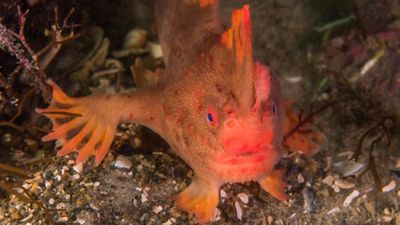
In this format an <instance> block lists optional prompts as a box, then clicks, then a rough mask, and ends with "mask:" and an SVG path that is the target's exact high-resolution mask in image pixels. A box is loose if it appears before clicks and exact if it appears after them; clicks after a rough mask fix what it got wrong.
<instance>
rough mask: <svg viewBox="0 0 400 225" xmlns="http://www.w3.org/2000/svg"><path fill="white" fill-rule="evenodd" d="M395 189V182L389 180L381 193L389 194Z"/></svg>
mask: <svg viewBox="0 0 400 225" xmlns="http://www.w3.org/2000/svg"><path fill="white" fill-rule="evenodd" d="M395 188H396V181H394V180H391V181H390V182H389V183H388V184H387V185H386V186H384V187H383V188H382V192H389V191H392V190H394V189H395Z"/></svg>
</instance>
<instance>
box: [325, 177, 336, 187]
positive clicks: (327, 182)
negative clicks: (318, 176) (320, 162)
mask: <svg viewBox="0 0 400 225" xmlns="http://www.w3.org/2000/svg"><path fill="white" fill-rule="evenodd" d="M333 181H335V178H334V177H333V176H332V175H328V176H326V177H325V178H324V179H323V180H322V183H324V184H326V185H328V186H332V185H333Z"/></svg>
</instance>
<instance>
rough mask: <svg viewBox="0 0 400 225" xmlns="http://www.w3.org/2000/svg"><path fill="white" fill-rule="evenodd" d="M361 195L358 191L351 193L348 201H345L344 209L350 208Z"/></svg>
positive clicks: (347, 198)
mask: <svg viewBox="0 0 400 225" xmlns="http://www.w3.org/2000/svg"><path fill="white" fill-rule="evenodd" d="M359 195H360V192H359V191H357V190H354V191H353V192H351V193H350V194H349V195H348V196H347V197H346V199H345V200H344V202H343V206H344V207H347V206H350V204H351V202H352V201H353V200H354V199H355V198H357V197H358V196H359Z"/></svg>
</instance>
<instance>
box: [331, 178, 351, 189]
mask: <svg viewBox="0 0 400 225" xmlns="http://www.w3.org/2000/svg"><path fill="white" fill-rule="evenodd" d="M334 184H335V185H336V186H338V187H340V188H341V189H350V188H354V187H355V184H353V183H350V182H348V181H346V180H341V179H339V180H335V182H334Z"/></svg>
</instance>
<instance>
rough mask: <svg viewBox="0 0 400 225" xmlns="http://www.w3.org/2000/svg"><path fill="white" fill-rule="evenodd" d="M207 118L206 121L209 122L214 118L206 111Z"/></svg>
mask: <svg viewBox="0 0 400 225" xmlns="http://www.w3.org/2000/svg"><path fill="white" fill-rule="evenodd" d="M207 119H208V122H210V123H212V122H214V118H213V116H212V115H211V113H208V114H207Z"/></svg>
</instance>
